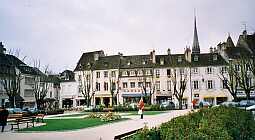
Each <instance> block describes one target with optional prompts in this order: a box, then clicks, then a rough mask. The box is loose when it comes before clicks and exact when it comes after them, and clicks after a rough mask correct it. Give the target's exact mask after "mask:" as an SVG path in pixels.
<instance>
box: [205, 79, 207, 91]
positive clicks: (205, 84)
mask: <svg viewBox="0 0 255 140" xmlns="http://www.w3.org/2000/svg"><path fill="white" fill-rule="evenodd" d="M205 87H206V89H208V81H207V80H205Z"/></svg>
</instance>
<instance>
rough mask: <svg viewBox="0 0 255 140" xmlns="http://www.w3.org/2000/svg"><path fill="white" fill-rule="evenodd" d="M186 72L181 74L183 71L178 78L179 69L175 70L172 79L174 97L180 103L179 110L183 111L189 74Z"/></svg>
mask: <svg viewBox="0 0 255 140" xmlns="http://www.w3.org/2000/svg"><path fill="white" fill-rule="evenodd" d="M183 70H184V71H183V72H181V69H180V71H179V77H177V73H178V72H177V69H174V72H173V73H172V74H173V76H172V77H171V81H172V85H173V89H174V93H173V95H174V96H175V97H176V99H177V100H178V102H179V109H182V100H183V93H184V91H185V90H186V86H187V81H188V79H187V77H188V76H187V72H185V69H183Z"/></svg>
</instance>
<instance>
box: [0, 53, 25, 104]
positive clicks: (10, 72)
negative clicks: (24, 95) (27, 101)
mask: <svg viewBox="0 0 255 140" xmlns="http://www.w3.org/2000/svg"><path fill="white" fill-rule="evenodd" d="M13 54H14V53H13V51H12V50H9V52H8V54H4V55H5V58H6V61H7V62H6V65H3V66H1V69H2V74H1V75H0V84H2V86H3V88H4V90H5V92H6V94H7V96H8V98H9V102H10V106H11V107H16V102H17V101H16V99H15V97H16V96H18V95H20V82H21V80H22V79H23V77H22V73H21V72H20V70H19V69H18V67H19V65H20V64H22V62H21V61H20V60H19V59H18V57H19V54H20V50H16V52H15V54H14V55H13Z"/></svg>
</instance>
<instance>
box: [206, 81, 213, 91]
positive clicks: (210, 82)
mask: <svg viewBox="0 0 255 140" xmlns="http://www.w3.org/2000/svg"><path fill="white" fill-rule="evenodd" d="M207 88H208V89H213V81H212V80H208V81H207Z"/></svg>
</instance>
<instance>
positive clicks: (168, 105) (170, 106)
mask: <svg viewBox="0 0 255 140" xmlns="http://www.w3.org/2000/svg"><path fill="white" fill-rule="evenodd" d="M160 108H167V109H174V108H175V104H174V103H173V102H170V101H165V102H162V103H161V104H160Z"/></svg>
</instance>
